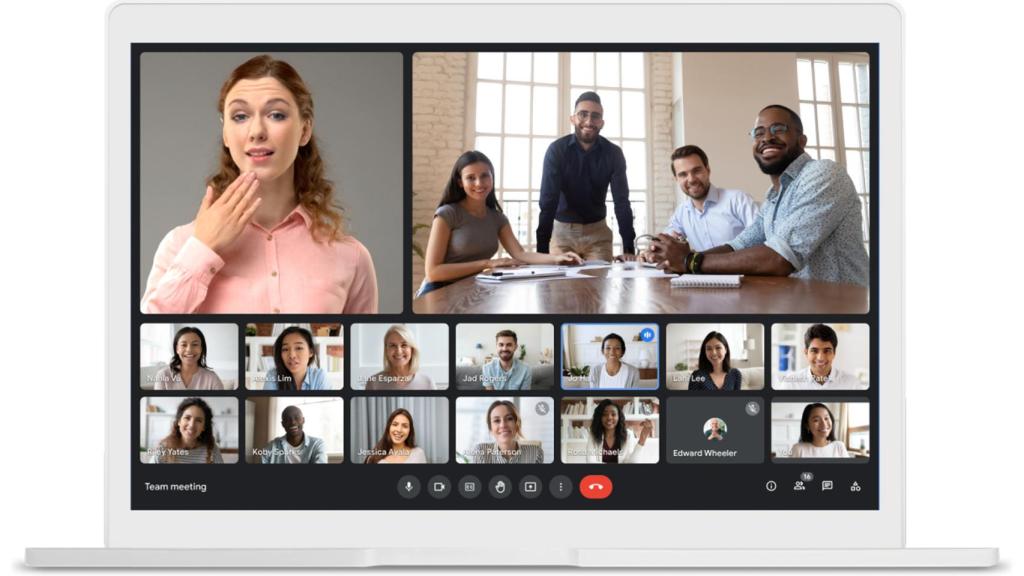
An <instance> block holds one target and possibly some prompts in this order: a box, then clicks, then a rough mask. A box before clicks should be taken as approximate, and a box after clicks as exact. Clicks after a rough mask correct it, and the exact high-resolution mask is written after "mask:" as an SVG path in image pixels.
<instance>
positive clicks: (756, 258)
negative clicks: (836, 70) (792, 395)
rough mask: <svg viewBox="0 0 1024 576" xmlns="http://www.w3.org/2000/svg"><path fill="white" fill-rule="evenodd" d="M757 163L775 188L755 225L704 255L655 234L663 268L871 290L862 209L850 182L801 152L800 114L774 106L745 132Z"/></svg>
mask: <svg viewBox="0 0 1024 576" xmlns="http://www.w3.org/2000/svg"><path fill="white" fill-rule="evenodd" d="M750 137H751V139H752V141H753V153H754V161H756V162H757V165H758V166H759V167H760V168H761V171H762V172H764V173H765V174H767V175H768V176H769V177H770V178H771V182H772V186H771V188H770V189H769V190H768V196H767V198H766V199H765V202H764V205H763V206H762V207H761V213H760V214H759V215H758V217H757V219H756V220H755V221H754V224H753V225H751V226H750V227H749V228H747V229H746V230H745V231H744V232H743V233H742V234H740V235H739V236H737V237H736V238H735V239H734V240H732V241H731V242H728V243H726V244H724V245H722V246H718V247H716V248H712V249H711V250H707V251H703V252H701V251H696V250H693V249H692V248H691V247H690V245H689V244H688V243H686V242H685V241H682V242H681V241H679V240H677V239H675V238H673V237H672V236H669V235H668V234H660V235H659V237H658V238H657V239H655V240H654V242H653V243H652V252H654V258H655V259H656V260H657V261H658V262H660V263H661V266H662V267H663V268H667V269H668V270H671V271H672V272H676V273H680V274H682V273H686V274H701V273H705V274H752V275H762V276H790V275H792V276H793V277H795V278H809V279H814V280H824V281H826V282H842V283H848V284H857V285H859V286H865V287H866V286H867V285H868V275H869V270H868V268H869V263H868V254H867V250H866V249H865V248H864V240H863V232H862V231H861V225H862V220H861V204H860V199H859V198H858V196H857V190H856V188H855V187H854V185H853V181H852V180H851V179H850V176H849V175H848V174H847V173H846V171H845V170H843V168H842V167H840V166H838V165H837V164H836V163H835V162H833V161H831V160H814V159H813V158H811V157H810V156H809V155H807V153H806V152H804V147H805V146H806V145H807V136H805V135H804V127H803V123H802V122H801V120H800V116H798V115H797V113H796V112H793V111H792V110H790V109H789V108H786V107H785V106H781V105H779V104H772V105H770V106H766V107H765V108H764V109H762V110H761V112H760V113H759V114H758V115H757V120H756V121H755V123H754V128H753V129H752V130H751V131H750Z"/></svg>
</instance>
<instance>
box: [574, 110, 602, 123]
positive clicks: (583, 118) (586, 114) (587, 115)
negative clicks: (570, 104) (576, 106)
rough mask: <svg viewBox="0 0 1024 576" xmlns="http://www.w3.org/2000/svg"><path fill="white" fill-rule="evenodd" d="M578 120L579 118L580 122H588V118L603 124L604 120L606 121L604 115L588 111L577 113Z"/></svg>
mask: <svg viewBox="0 0 1024 576" xmlns="http://www.w3.org/2000/svg"><path fill="white" fill-rule="evenodd" d="M576 118H578V119H579V121H580V122H586V121H587V118H590V119H591V120H593V121H594V122H601V121H602V120H604V114H601V113H600V112H588V111H586V110H580V111H579V112H577V113H576Z"/></svg>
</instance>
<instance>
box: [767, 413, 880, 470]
mask: <svg viewBox="0 0 1024 576" xmlns="http://www.w3.org/2000/svg"><path fill="white" fill-rule="evenodd" d="M870 457H871V404H870V403H869V402H867V401H864V400H860V399H855V398H854V399H850V398H828V399H827V400H825V399H819V400H816V399H811V398H809V399H800V400H794V401H789V399H787V401H786V402H772V459H773V460H774V461H776V462H780V461H797V460H799V461H802V462H804V461H808V460H811V461H815V460H820V461H827V462H832V461H835V460H837V459H838V460H842V461H849V462H854V461H861V462H865V461H867V459H868V458H870Z"/></svg>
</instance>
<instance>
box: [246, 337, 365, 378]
mask: <svg viewBox="0 0 1024 576" xmlns="http://www.w3.org/2000/svg"><path fill="white" fill-rule="evenodd" d="M344 386H345V333H344V331H343V330H342V327H341V324H340V323H337V322H335V323H311V324H249V325H248V326H246V329H245V387H246V388H248V389H249V390H280V391H282V392H290V391H299V392H308V391H311V390H341V389H342V388H344Z"/></svg>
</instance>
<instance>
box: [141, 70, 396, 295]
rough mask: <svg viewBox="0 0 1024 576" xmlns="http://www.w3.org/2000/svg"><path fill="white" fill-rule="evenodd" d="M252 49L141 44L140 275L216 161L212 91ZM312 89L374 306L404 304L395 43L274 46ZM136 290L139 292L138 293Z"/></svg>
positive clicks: (195, 200) (187, 218) (199, 193)
mask: <svg viewBox="0 0 1024 576" xmlns="http://www.w3.org/2000/svg"><path fill="white" fill-rule="evenodd" d="M255 55H256V53H229V52H225V53H199V52H196V53H169V52H168V53H156V52H151V53H146V54H143V55H142V58H141V65H140V88H141V92H140V101H141V102H140V121H141V143H140V144H141V146H140V152H141V154H140V160H141V173H140V175H141V198H140V208H141V227H140V233H141V238H140V241H141V242H140V250H141V252H140V259H141V261H140V269H139V274H140V281H141V285H142V288H143V289H144V288H145V283H146V277H147V275H148V274H149V270H150V268H151V267H152V264H153V255H154V254H155V253H156V248H157V246H158V245H159V243H160V240H161V239H162V238H163V237H164V235H165V234H166V233H167V232H168V231H169V230H171V229H172V228H174V227H175V226H179V225H181V224H186V223H188V222H191V221H192V220H193V219H194V218H195V215H196V211H197V210H198V209H199V203H200V201H201V200H202V197H203V193H204V191H205V189H206V186H205V181H206V177H207V176H209V175H210V174H211V173H212V172H213V171H214V169H215V168H216V166H217V159H218V158H219V154H220V146H221V124H220V120H219V117H218V113H217V96H218V94H219V92H220V87H221V84H222V83H223V82H224V80H225V79H226V78H227V76H228V75H229V74H230V73H231V71H232V70H233V69H234V68H235V67H236V66H238V65H239V64H241V63H242V62H244V61H246V60H247V59H249V58H250V57H252V56H255ZM272 55H273V56H275V57H277V58H280V59H282V60H284V61H286V62H288V63H289V64H291V65H292V66H294V67H295V69H296V70H298V71H299V74H300V75H301V76H302V78H303V79H304V80H305V81H306V84H307V86H308V87H309V89H310V92H312V94H313V103H314V106H315V108H314V114H315V120H314V125H313V134H314V135H315V136H316V137H317V138H318V139H319V143H320V145H321V153H322V154H323V156H324V159H325V162H326V164H327V177H328V178H330V179H331V180H333V181H334V183H335V185H336V190H335V202H337V203H339V204H340V205H341V206H342V207H343V208H344V209H345V215H346V230H347V231H348V233H350V234H351V235H353V236H355V237H356V238H358V239H359V241H360V242H362V243H363V244H364V245H366V248H367V249H368V250H369V251H370V254H371V255H372V256H373V264H374V266H375V267H376V270H377V287H378V291H379V296H380V312H382V313H385V312H386V313H399V312H401V311H402V283H403V282H402V280H403V278H402V259H403V255H404V253H405V252H406V250H405V249H404V248H403V246H402V240H403V231H404V230H405V224H404V220H405V218H404V211H403V206H402V201H403V200H402V198H403V185H402V166H403V161H402V93H403V91H402V57H401V54H397V53H378V54H374V53H359V54H346V53H300V52H285V53H278V54H274V53H272ZM140 296H141V295H140Z"/></svg>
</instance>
